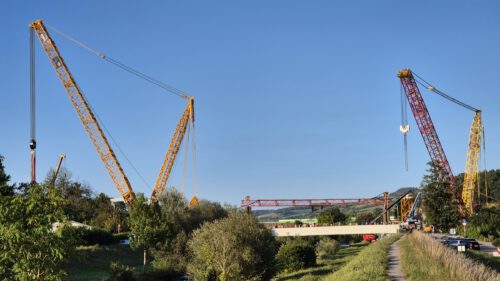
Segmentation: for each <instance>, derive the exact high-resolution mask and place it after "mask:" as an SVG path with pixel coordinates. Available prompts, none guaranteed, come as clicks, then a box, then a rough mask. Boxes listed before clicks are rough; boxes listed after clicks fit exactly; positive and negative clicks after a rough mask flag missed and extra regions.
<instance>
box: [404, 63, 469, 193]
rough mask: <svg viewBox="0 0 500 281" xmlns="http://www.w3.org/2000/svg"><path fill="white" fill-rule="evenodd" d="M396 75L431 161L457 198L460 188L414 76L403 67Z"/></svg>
mask: <svg viewBox="0 0 500 281" xmlns="http://www.w3.org/2000/svg"><path fill="white" fill-rule="evenodd" d="M398 77H399V78H400V79H401V84H402V85H403V89H404V92H405V94H406V97H407V99H408V102H409V104H410V107H411V110H412V112H413V116H414V117H415V121H416V123H417V126H418V129H419V130H420V134H421V135H422V138H423V139H424V143H425V147H426V148H427V151H428V152H429V155H430V157H431V161H432V162H433V163H434V164H436V165H439V166H440V167H441V168H442V169H443V170H444V171H445V172H446V173H447V175H448V177H449V179H450V180H451V182H452V184H453V187H452V188H453V190H449V192H450V193H452V194H453V196H454V199H458V198H459V194H460V190H459V189H458V186H457V181H456V179H455V176H454V175H453V172H452V170H451V167H450V164H449V162H448V159H447V158H446V154H445V153H444V150H443V146H442V145H441V142H440V141H439V137H438V135H437V132H436V128H435V127H434V123H433V122H432V119H431V116H430V114H429V111H428V110H427V106H426V105H425V102H424V99H423V98H422V95H421V94H420V90H419V89H418V86H417V83H416V81H415V78H414V77H413V74H412V72H411V70H409V69H403V70H401V71H400V72H398Z"/></svg>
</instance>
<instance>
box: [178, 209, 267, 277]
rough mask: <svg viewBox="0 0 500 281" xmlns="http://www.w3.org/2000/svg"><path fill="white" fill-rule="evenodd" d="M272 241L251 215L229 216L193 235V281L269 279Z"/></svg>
mask: <svg viewBox="0 0 500 281" xmlns="http://www.w3.org/2000/svg"><path fill="white" fill-rule="evenodd" d="M275 241H276V240H275V239H274V237H273V236H272V233H271V231H270V230H268V229H266V228H265V227H264V226H262V225H261V224H259V222H258V221H257V220H256V218H255V217H254V216H252V215H248V214H245V213H232V214H230V215H229V217H227V218H224V219H220V220H217V221H214V222H209V223H205V224H203V226H202V227H201V228H199V229H197V230H195V231H194V232H193V237H192V239H191V240H190V241H189V243H188V244H189V250H190V252H191V255H192V261H191V262H190V264H189V265H188V270H189V272H190V274H191V275H192V276H193V277H194V279H195V280H220V281H228V280H268V279H269V278H270V276H271V275H272V273H273V264H274V254H275V251H276V247H275V244H276V242H275Z"/></svg>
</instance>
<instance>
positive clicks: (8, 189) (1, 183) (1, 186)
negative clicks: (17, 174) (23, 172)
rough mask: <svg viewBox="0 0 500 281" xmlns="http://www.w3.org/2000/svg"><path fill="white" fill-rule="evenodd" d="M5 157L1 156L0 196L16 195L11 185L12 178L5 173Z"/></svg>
mask: <svg viewBox="0 0 500 281" xmlns="http://www.w3.org/2000/svg"><path fill="white" fill-rule="evenodd" d="M3 160H4V158H3V156H2V155H0V196H9V195H14V187H13V186H12V185H9V181H10V176H9V175H7V173H5V167H4V165H3Z"/></svg>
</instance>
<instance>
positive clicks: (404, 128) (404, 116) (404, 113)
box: [399, 84, 410, 172]
mask: <svg viewBox="0 0 500 281" xmlns="http://www.w3.org/2000/svg"><path fill="white" fill-rule="evenodd" d="M400 96H401V126H400V127H399V130H400V131H401V133H402V134H403V142H404V153H405V169H406V171H407V172H408V132H409V131H410V125H409V124H408V106H407V101H406V98H405V94H404V90H403V84H401V86H400Z"/></svg>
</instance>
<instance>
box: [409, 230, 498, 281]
mask: <svg viewBox="0 0 500 281" xmlns="http://www.w3.org/2000/svg"><path fill="white" fill-rule="evenodd" d="M400 249H401V262H402V267H403V271H404V272H405V273H406V275H407V276H408V277H409V278H410V279H411V280H416V281H419V280H422V281H428V280H456V281H480V280H481V281H482V280H491V281H494V280H500V274H498V273H497V272H494V271H493V270H491V269H489V268H487V267H486V266H484V265H482V264H478V263H477V262H474V261H473V260H471V259H468V258H466V257H465V256H464V255H463V254H461V253H459V252H457V251H456V250H453V249H450V248H448V247H445V246H443V245H442V244H441V243H439V242H438V241H437V240H436V239H434V238H432V237H431V236H429V235H426V234H422V233H420V232H417V231H414V232H413V233H412V234H411V235H406V236H405V238H403V239H402V241H401V243H400Z"/></svg>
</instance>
